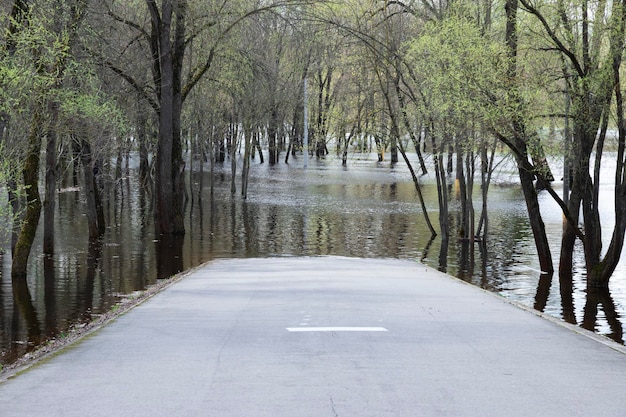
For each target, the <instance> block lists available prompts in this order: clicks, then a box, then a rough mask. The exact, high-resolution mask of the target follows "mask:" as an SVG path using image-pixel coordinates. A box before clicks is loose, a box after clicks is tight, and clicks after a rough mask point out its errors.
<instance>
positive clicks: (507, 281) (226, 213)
mask: <svg viewBox="0 0 626 417" xmlns="http://www.w3.org/2000/svg"><path fill="white" fill-rule="evenodd" d="M301 163H302V161H301V160H300V161H298V160H293V161H292V163H290V164H289V165H286V164H282V163H281V164H279V165H276V166H268V165H267V164H261V165H259V164H254V165H253V166H252V170H251V179H250V186H249V194H248V199H247V200H245V201H244V200H243V199H242V198H241V197H240V195H239V193H238V192H237V193H236V194H235V195H232V194H231V192H230V189H231V188H230V187H231V183H230V171H229V168H227V166H224V167H219V166H218V167H216V175H215V182H214V195H213V198H211V196H210V189H211V188H210V178H209V175H208V173H207V172H206V171H205V173H204V174H203V175H201V174H199V173H194V174H193V175H191V177H190V180H191V186H192V190H193V191H192V192H191V193H190V200H189V202H188V205H187V216H186V221H187V225H186V228H187V234H186V235H185V237H184V239H174V240H172V241H168V242H161V241H157V240H156V239H155V236H154V234H153V225H152V217H151V214H149V213H151V195H150V194H149V193H147V192H145V191H143V190H141V189H140V187H138V184H137V180H136V179H135V178H134V177H133V176H132V174H133V172H132V171H131V176H130V177H128V178H125V179H123V180H121V181H120V182H119V183H118V184H117V185H116V186H115V187H113V188H112V190H111V192H110V194H109V198H108V200H107V222H108V223H107V232H106V234H105V236H104V237H103V239H102V241H101V242H96V243H93V242H92V243H89V242H88V239H87V237H86V234H87V226H86V219H85V215H84V212H85V210H84V202H83V200H82V196H81V194H80V192H78V191H76V190H73V189H69V190H66V191H64V192H61V193H59V202H58V207H57V210H58V212H57V229H56V230H57V238H56V254H55V255H54V256H53V257H51V258H44V257H43V256H41V255H39V254H40V253H41V247H40V238H38V239H37V243H36V246H35V247H34V249H33V257H32V262H31V265H30V272H29V278H28V282H27V285H17V284H16V283H12V281H11V275H10V255H9V254H8V253H7V254H4V255H0V256H1V258H0V261H1V266H2V269H1V275H0V351H1V354H0V363H9V362H11V361H13V360H14V359H15V358H16V357H18V356H19V355H22V354H24V353H25V352H27V351H28V350H29V349H32V348H33V347H34V346H36V345H38V344H39V343H42V342H44V341H45V340H47V339H49V338H55V337H61V336H62V334H63V333H64V332H66V331H67V329H68V327H70V326H72V325H76V324H79V323H81V322H84V321H86V320H90V319H91V318H92V317H93V316H94V315H97V314H101V313H102V312H105V311H107V310H109V309H110V308H111V307H112V306H113V305H114V304H115V303H116V302H117V301H119V299H120V297H123V296H125V295H127V294H132V293H133V292H135V291H140V290H142V289H144V288H146V287H147V286H149V285H150V284H152V283H154V282H156V280H157V279H159V278H165V277H167V276H170V275H171V274H174V273H176V272H179V271H182V270H185V269H188V268H191V267H194V266H196V265H199V264H201V263H203V262H206V261H210V260H211V259H216V258H232V257H272V256H317V255H338V256H351V257H366V258H370V257H371V258H398V259H411V260H415V262H423V263H426V264H428V265H430V266H433V267H435V268H438V269H440V270H442V271H445V272H448V273H449V274H451V275H454V276H457V277H459V278H461V279H464V280H466V281H468V282H471V283H473V284H476V285H478V286H481V287H483V288H485V289H488V290H490V291H493V292H496V293H498V294H502V295H503V296H505V297H508V298H510V299H512V300H514V301H516V302H521V303H524V304H526V305H529V306H533V307H535V308H538V309H540V310H542V311H545V312H547V313H549V314H551V315H554V316H556V317H558V318H561V319H564V320H567V321H569V322H572V323H576V324H580V325H583V326H584V327H587V328H591V329H593V330H594V331H596V332H598V333H600V334H604V335H607V336H610V337H613V338H614V339H616V340H618V341H621V340H622V335H621V327H622V322H623V317H624V315H625V314H626V312H625V305H626V277H625V274H624V272H626V268H625V265H624V261H623V260H622V261H621V262H620V265H619V266H618V270H617V271H616V273H615V275H614V277H613V279H612V281H611V291H610V293H609V294H599V295H590V296H587V294H586V292H585V283H584V275H583V273H582V272H580V271H581V268H580V266H581V264H582V259H581V258H580V257H579V259H577V263H578V265H577V266H578V267H577V271H578V272H577V273H576V274H575V276H574V282H573V283H572V284H568V285H561V283H559V280H558V278H556V277H555V278H553V279H551V280H550V279H547V278H546V277H542V276H541V273H540V271H539V266H538V263H537V260H536V255H535V249H534V244H533V241H532V235H531V231H530V228H529V226H528V220H527V216H526V211H525V206H524V202H523V196H522V194H521V189H520V187H519V185H517V183H516V181H515V169H514V168H513V167H512V165H511V164H506V163H505V164H503V165H502V166H501V167H500V168H499V170H498V173H497V177H496V180H495V183H494V184H493V186H492V187H491V191H490V200H489V236H488V239H487V240H486V242H485V245H484V247H482V246H480V245H478V246H476V247H474V250H473V251H472V250H471V247H470V246H469V244H468V243H467V242H458V241H457V240H456V239H454V238H453V239H451V242H450V245H449V248H448V251H447V256H444V255H445V253H446V252H445V251H442V245H441V239H440V238H436V239H434V240H431V239H430V232H429V230H428V228H427V225H426V223H425V221H424V216H423V213H422V211H421V207H420V205H419V201H418V199H417V194H416V191H415V187H414V185H413V183H412V181H411V177H410V174H409V171H408V169H407V168H406V167H405V166H404V164H397V165H395V166H392V165H391V164H389V163H378V162H377V161H376V156H375V155H358V154H355V155H354V156H353V158H352V159H351V160H350V161H349V163H348V166H347V167H342V166H341V163H340V161H337V160H335V159H334V158H329V159H327V160H322V161H315V160H313V161H310V163H309V167H308V169H303V167H302V165H301ZM226 165H229V164H226ZM206 170H207V171H208V167H207V168H206ZM607 177H610V175H607ZM422 181H423V188H424V195H425V198H426V200H427V202H428V203H427V204H428V213H429V215H430V218H431V221H432V222H433V224H434V225H435V227H436V228H438V224H437V205H436V202H437V196H436V188H435V186H434V180H433V178H432V177H430V176H426V177H423V178H422ZM239 186H240V181H239V179H237V187H239ZM559 186H560V184H559V183H558V182H557V183H555V187H556V188H558V187H559ZM200 187H202V189H203V192H202V195H201V198H200V194H199V190H200ZM475 188H476V192H479V186H478V185H477V186H476V187H475ZM237 191H239V190H237ZM601 198H602V201H603V202H606V204H605V205H604V206H603V207H604V208H605V210H606V213H604V214H603V216H604V218H605V219H609V221H611V220H610V219H611V218H612V217H611V214H610V209H611V207H612V203H611V199H612V197H611V190H610V186H609V185H608V184H607V185H605V186H604V187H603V190H602V197H601ZM541 199H542V204H543V206H542V207H543V209H542V210H543V215H544V221H545V223H546V227H547V228H548V233H549V235H550V236H551V240H552V249H553V254H554V256H555V257H558V249H559V245H560V241H559V240H560V235H561V221H562V216H561V214H560V212H559V210H558V207H557V206H556V204H554V203H553V202H551V201H550V197H549V196H548V195H547V194H542V195H541ZM455 204H456V203H455V202H454V199H453V200H452V205H451V206H452V208H453V209H451V216H452V223H454V221H455V220H454V219H455V217H454V216H455V213H456V211H455V209H454V207H455ZM475 206H476V210H477V218H478V216H479V215H480V204H479V198H478V197H477V198H476V199H475ZM605 235H609V233H605ZM608 237H610V236H605V238H606V239H608ZM442 254H444V255H442ZM384 274H385V271H381V278H383V279H384ZM607 296H608V298H607Z"/></svg>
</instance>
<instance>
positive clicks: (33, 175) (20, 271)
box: [11, 109, 42, 278]
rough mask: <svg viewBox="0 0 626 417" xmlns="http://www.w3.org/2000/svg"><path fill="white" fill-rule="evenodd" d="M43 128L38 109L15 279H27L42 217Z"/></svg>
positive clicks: (30, 145)
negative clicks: (32, 250) (31, 253)
mask: <svg viewBox="0 0 626 417" xmlns="http://www.w3.org/2000/svg"><path fill="white" fill-rule="evenodd" d="M41 126H42V117H41V114H40V110H37V109H36V110H35V113H34V114H33V120H32V122H31V129H30V133H29V138H28V152H27V154H26V159H25V160H24V165H23V168H22V175H23V177H24V188H25V192H26V208H25V213H24V218H23V220H22V227H21V229H20V232H19V235H18V238H17V242H16V244H15V250H14V252H13V264H12V268H11V276H12V277H14V278H26V275H27V267H28V258H29V256H30V250H31V247H32V246H33V242H34V240H35V234H36V232H37V226H38V224H39V217H40V215H41V197H40V196H39V154H40V152H41V141H42V138H41Z"/></svg>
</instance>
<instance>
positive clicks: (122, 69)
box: [0, 0, 626, 364]
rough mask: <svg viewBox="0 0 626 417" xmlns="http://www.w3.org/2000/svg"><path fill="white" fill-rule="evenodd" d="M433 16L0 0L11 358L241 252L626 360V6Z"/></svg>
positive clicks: (2, 325)
mask: <svg viewBox="0 0 626 417" xmlns="http://www.w3.org/2000/svg"><path fill="white" fill-rule="evenodd" d="M435 3H437V4H434V3H433V2H430V1H415V2H414V1H411V2H402V1H399V2H396V1H391V2H389V1H384V2H383V1H378V0H372V1H362V0H342V1H339V2H328V1H325V0H313V1H304V2H303V1H300V0H268V1H256V0H255V1H253V0H237V1H222V0H219V1H213V0H202V1H199V0H162V1H160V2H157V1H134V0H132V1H123V2H122V1H114V0H102V1H97V2H94V1H86V0H63V1H51V0H29V1H25V0H12V1H8V2H0V187H1V191H0V221H2V222H3V223H2V225H1V226H2V227H0V231H2V232H3V234H2V235H1V236H0V240H1V241H2V242H0V243H1V244H2V245H1V248H2V251H0V363H2V364H6V363H10V362H13V361H15V360H16V358H18V357H20V356H21V355H23V354H25V353H26V352H28V351H29V350H32V349H34V348H36V347H37V346H41V345H42V344H45V343H48V341H50V340H53V339H54V340H59V339H62V338H64V337H65V336H66V335H67V334H68V331H69V332H71V331H72V329H76V328H77V327H80V326H83V324H84V323H87V322H90V321H92V320H94V319H96V318H98V317H102V315H103V314H105V313H107V312H109V313H110V312H111V311H113V310H115V309H116V308H118V309H119V308H120V307H119V303H120V302H122V301H124V300H126V301H128V299H130V298H132V297H135V296H137V295H138V293H139V292H141V291H143V290H144V289H146V288H148V287H151V285H152V284H155V283H158V282H161V283H162V282H163V281H159V280H163V279H165V278H167V277H171V276H173V275H175V274H177V273H179V272H181V271H185V270H188V269H190V268H193V267H194V266H197V265H200V264H202V263H204V262H209V261H211V260H212V259H216V258H229V257H250V258H261V257H263V258H265V257H279V256H280V257H289V256H325V255H337V256H350V257H380V258H399V259H410V260H412V261H414V262H418V263H423V264H426V265H429V266H431V267H434V268H437V269H439V270H441V271H444V272H446V273H448V274H450V275H452V276H455V277H458V278H460V279H462V280H465V281H468V282H470V283H472V284H474V285H476V286H479V287H481V288H484V289H487V290H489V291H492V292H494V293H497V294H500V295H502V296H504V297H507V298H509V299H511V300H513V301H515V302H519V303H522V304H524V305H527V306H529V308H534V309H536V310H538V311H542V312H545V313H546V314H549V315H552V316H554V317H557V318H558V319H561V320H564V321H567V322H569V323H572V324H575V325H579V326H582V327H584V328H587V329H590V330H592V331H595V332H597V333H600V334H602V335H606V336H608V337H611V338H613V339H614V340H616V341H618V342H620V343H623V330H622V329H623V321H624V318H623V317H624V315H625V314H626V313H625V311H624V309H625V304H626V282H624V280H625V279H626V278H625V274H624V272H625V269H624V261H623V260H622V259H621V258H622V256H621V255H622V251H623V247H624V243H625V242H626V102H625V97H626V95H625V94H624V92H625V91H626V88H625V89H622V88H621V79H622V78H623V74H624V64H623V58H624V53H625V51H626V13H623V10H622V6H623V5H622V4H621V3H619V2H588V1H579V0H575V1H573V2H571V3H569V4H566V5H564V7H562V10H560V9H559V10H555V9H554V7H555V6H554V4H552V3H551V2H531V1H529V0H505V1H503V2H489V1H487V2H476V1H468V0H456V1H448V0H443V1H440V2H435ZM559 4H560V3H559ZM559 7H560V6H559ZM590 28H593V30H590ZM305 155H306V156H307V157H310V162H307V163H305V161H306V160H307V159H306V158H305ZM261 157H263V158H264V159H262V158H261ZM289 158H291V159H289ZM14 220H16V221H14ZM385 274H386V271H380V275H381V279H383V280H384V279H385ZM416 279H419V277H416Z"/></svg>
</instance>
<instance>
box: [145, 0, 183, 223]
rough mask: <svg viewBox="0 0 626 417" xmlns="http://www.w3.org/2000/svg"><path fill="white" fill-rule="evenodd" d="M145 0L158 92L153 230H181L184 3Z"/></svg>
mask: <svg viewBox="0 0 626 417" xmlns="http://www.w3.org/2000/svg"><path fill="white" fill-rule="evenodd" d="M146 3H147V5H148V9H149V11H150V16H151V23H152V48H153V50H152V53H153V57H154V59H155V65H154V68H155V72H154V74H153V75H154V78H155V80H154V81H155V84H156V85H157V90H158V96H159V97H158V98H159V140H158V146H157V155H156V178H155V188H156V201H155V231H156V234H157V235H162V234H184V233H185V225H184V218H183V205H184V196H185V194H184V193H185V187H184V181H185V179H184V176H183V171H184V166H185V164H184V161H183V159H182V144H181V138H180V127H181V123H180V118H181V112H182V74H181V72H182V61H183V57H184V50H185V47H186V45H185V15H186V6H187V4H186V1H184V0H179V1H177V2H172V1H163V2H162V6H161V10H160V11H159V9H158V6H157V4H156V1H154V0H146ZM174 15H175V18H174ZM173 22H175V27H174V28H172V23H173ZM172 35H173V36H172Z"/></svg>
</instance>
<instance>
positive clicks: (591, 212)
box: [520, 0, 626, 287]
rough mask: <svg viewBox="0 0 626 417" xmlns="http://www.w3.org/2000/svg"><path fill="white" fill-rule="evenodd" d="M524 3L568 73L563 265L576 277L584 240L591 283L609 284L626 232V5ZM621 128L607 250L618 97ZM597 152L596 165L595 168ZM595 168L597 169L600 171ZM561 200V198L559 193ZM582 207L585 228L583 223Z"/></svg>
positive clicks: (564, 271)
mask: <svg viewBox="0 0 626 417" xmlns="http://www.w3.org/2000/svg"><path fill="white" fill-rule="evenodd" d="M520 5H521V7H522V9H523V10H525V11H526V12H527V13H528V15H529V16H531V17H532V19H534V21H535V22H537V24H538V25H539V26H540V27H541V29H542V32H543V35H544V38H543V43H544V44H545V45H546V47H547V49H548V50H550V51H553V52H554V53H556V54H558V56H559V57H560V58H561V59H562V60H563V66H562V68H563V79H562V81H563V82H564V85H565V88H566V91H567V98H568V104H567V107H569V108H570V109H571V110H570V111H569V112H568V113H569V114H568V115H567V116H568V117H570V120H571V122H572V126H573V142H572V143H571V153H572V155H571V160H570V161H569V163H570V164H571V173H572V182H571V185H570V193H569V196H568V197H569V198H568V201H569V204H568V205H565V203H564V202H562V201H560V204H561V206H562V207H563V208H564V212H565V214H566V219H567V222H566V223H565V225H564V233H563V239H562V245H561V257H560V267H559V271H560V274H561V276H562V277H568V276H569V277H571V273H572V262H573V252H574V242H575V240H576V238H577V237H578V238H580V239H581V241H582V243H583V250H584V254H585V263H586V270H587V285H588V286H589V287H607V286H608V283H609V279H610V277H611V275H612V274H613V271H614V270H615V267H616V265H617V262H618V260H619V258H620V255H621V252H622V248H623V244H624V234H625V231H626V211H625V209H624V207H625V206H626V192H625V191H626V183H625V180H626V177H625V173H624V162H625V161H624V156H625V155H624V147H625V143H626V130H625V127H624V113H623V112H624V107H623V97H622V90H621V77H620V69H621V64H622V59H623V50H624V45H625V29H624V28H625V25H626V16H625V11H626V7H625V6H624V3H623V2H622V1H615V2H603V1H601V2H599V3H597V4H595V3H594V4H591V3H590V2H588V1H586V0H582V1H572V2H566V1H558V2H556V3H544V2H531V1H529V0H520ZM612 102H613V103H614V105H615V107H614V108H615V111H616V113H615V114H616V116H615V117H616V121H617V123H616V124H617V129H618V137H617V152H616V171H615V176H614V195H615V208H614V211H615V226H614V228H613V233H612V237H611V243H610V245H609V247H608V248H607V250H606V253H605V254H604V256H602V255H601V254H602V251H603V248H602V225H601V220H600V214H599V204H600V202H599V201H598V194H599V186H600V166H601V163H602V160H603V157H604V152H603V151H604V144H605V141H606V135H607V127H608V125H609V120H610V118H611V103H612ZM592 154H595V165H593V166H592V162H591V161H592ZM590 172H593V177H592V176H591V174H590ZM555 198H556V196H555ZM581 212H582V224H583V226H584V228H583V229H579V226H578V223H579V213H581Z"/></svg>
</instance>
